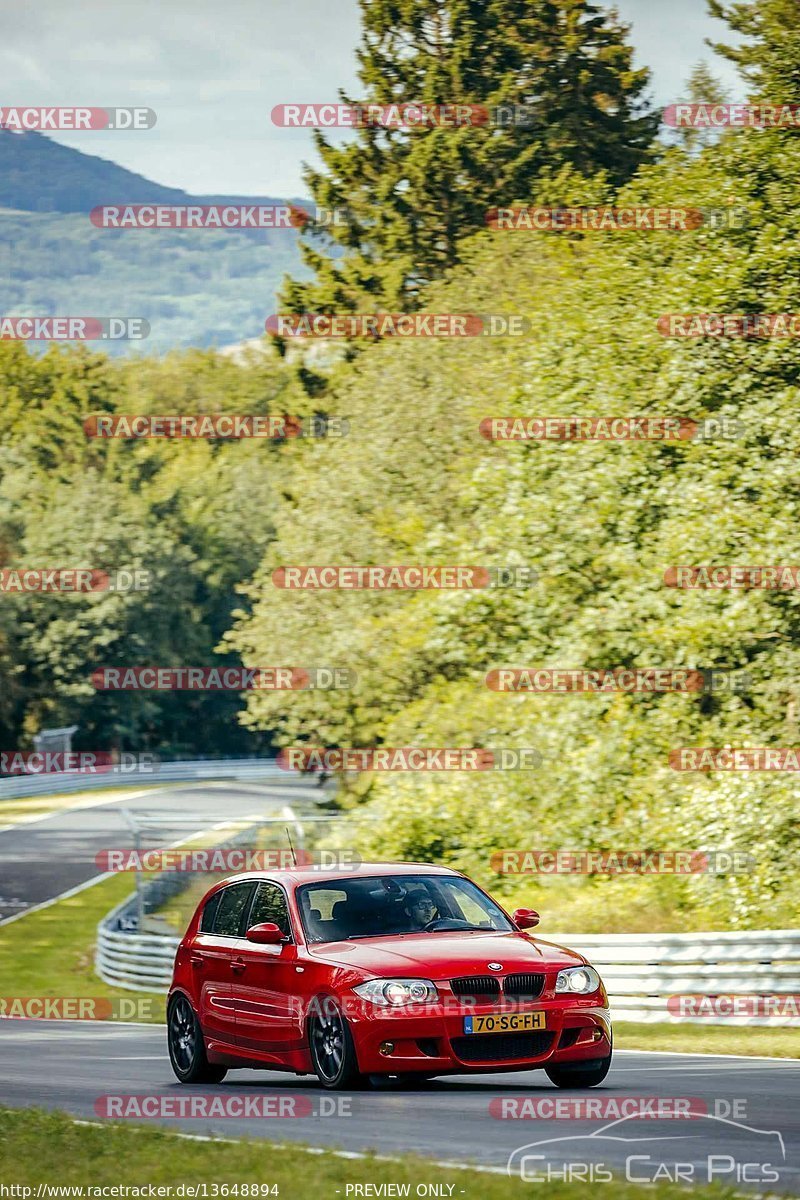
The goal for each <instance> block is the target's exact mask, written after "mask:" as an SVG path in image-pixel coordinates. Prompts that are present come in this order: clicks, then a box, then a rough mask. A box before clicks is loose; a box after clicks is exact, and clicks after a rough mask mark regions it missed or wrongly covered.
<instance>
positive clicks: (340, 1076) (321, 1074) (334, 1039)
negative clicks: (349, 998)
mask: <svg viewBox="0 0 800 1200" xmlns="http://www.w3.org/2000/svg"><path fill="white" fill-rule="evenodd" d="M307 1029H308V1048H309V1052H310V1054H311V1064H312V1066H313V1068H314V1073H315V1074H316V1076H317V1079H318V1080H319V1081H320V1083H321V1084H322V1086H323V1087H324V1088H328V1089H329V1090H330V1091H342V1090H344V1089H345V1088H356V1087H359V1086H362V1085H363V1084H364V1083H365V1082H366V1080H365V1077H364V1076H363V1075H362V1074H361V1072H360V1071H359V1069H358V1058H357V1056H356V1047H355V1043H354V1041H353V1035H352V1033H351V1032H350V1026H349V1025H348V1024H347V1020H346V1018H345V1016H344V1014H343V1013H342V1010H341V1009H340V1008H339V1006H338V1004H337V1003H336V1001H335V1000H334V999H332V997H330V996H322V997H319V998H318V999H317V1000H315V1001H314V1002H313V1003H312V1005H311V1008H310V1011H309V1015H308V1024H307Z"/></svg>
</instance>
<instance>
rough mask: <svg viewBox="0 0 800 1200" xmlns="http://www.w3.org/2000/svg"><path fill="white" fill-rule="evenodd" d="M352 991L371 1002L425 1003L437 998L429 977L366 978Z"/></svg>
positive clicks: (437, 994) (387, 1003) (386, 1003)
mask: <svg viewBox="0 0 800 1200" xmlns="http://www.w3.org/2000/svg"><path fill="white" fill-rule="evenodd" d="M353 991H354V992H355V993H356V995H357V996H361V998H362V999H363V1000H371V1001H372V1003H373V1004H383V1005H390V1004H425V1003H428V1004H429V1003H431V1001H435V1000H438V999H439V993H438V992H437V991H436V988H435V987H434V986H433V984H432V983H431V981H430V980H429V979H368V980H367V982H366V983H360V984H359V985H358V987H354V988H353Z"/></svg>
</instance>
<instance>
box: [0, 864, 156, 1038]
mask: <svg viewBox="0 0 800 1200" xmlns="http://www.w3.org/2000/svg"><path fill="white" fill-rule="evenodd" d="M133 887H134V882H133V876H132V875H129V874H127V873H126V874H119V875H115V876H112V877H111V878H110V879H106V880H104V881H103V882H102V883H98V884H95V886H94V887H90V888H87V889H86V890H85V891H83V892H79V893H78V894H77V895H76V896H71V897H70V898H69V899H67V900H59V902H58V903H57V904H51V905H50V906H49V907H48V908H42V909H40V910H39V911H38V912H33V913H30V915H28V916H24V917H21V918H20V919H19V920H18V921H14V922H12V924H10V925H0V978H1V979H2V980H3V986H2V996H3V997H9V996H25V997H29V996H46V997H49V996H54V997H55V996H58V997H61V996H68V997H72V996H77V997H98V998H100V999H103V1000H106V999H111V1000H117V1001H121V1000H123V999H124V1000H125V1001H126V1002H127V1005H128V1006H129V1007H128V1009H127V1012H126V1011H123V1013H122V1019H127V1020H145V1021H156V1022H159V1021H163V1020H164V997H163V996H162V995H159V994H157V993H151V992H130V991H127V990H126V989H123V988H114V987H110V986H109V985H108V984H106V983H103V982H102V981H101V980H100V979H98V978H97V976H96V975H95V973H94V943H95V938H96V934H97V922H98V921H99V920H100V918H101V917H103V916H105V914H106V913H107V912H109V911H110V909H112V908H114V907H115V905H117V904H119V903H120V902H121V901H122V900H124V899H125V897H126V896H128V895H130V893H131V892H132V890H133ZM132 1001H133V1002H135V1001H141V1002H142V1003H140V1004H138V1005H137V1011H136V1012H135V1013H133V1012H132V1011H131V1009H130V1005H131V1002H132Z"/></svg>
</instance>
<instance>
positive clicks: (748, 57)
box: [708, 0, 800, 104]
mask: <svg viewBox="0 0 800 1200" xmlns="http://www.w3.org/2000/svg"><path fill="white" fill-rule="evenodd" d="M708 8H709V11H710V13H711V15H712V16H714V17H718V18H720V19H722V20H724V21H727V23H728V24H729V25H730V27H731V30H732V31H733V33H735V34H737V35H738V36H737V38H736V41H735V43H734V44H730V43H725V42H711V43H710V45H711V46H712V47H713V49H714V50H716V51H717V53H719V54H724V55H725V57H726V58H728V59H730V61H731V62H732V63H734V64H735V65H736V66H737V67H738V68H739V70H740V71H741V72H742V74H743V75H744V77H745V79H747V80H748V81H749V82H750V84H751V85H752V88H753V92H754V96H755V98H756V99H758V100H763V101H765V102H766V103H768V104H793V103H797V101H798V98H799V97H800V26H799V25H798V20H797V4H796V2H795V0H734V2H733V3H728V2H727V0H708Z"/></svg>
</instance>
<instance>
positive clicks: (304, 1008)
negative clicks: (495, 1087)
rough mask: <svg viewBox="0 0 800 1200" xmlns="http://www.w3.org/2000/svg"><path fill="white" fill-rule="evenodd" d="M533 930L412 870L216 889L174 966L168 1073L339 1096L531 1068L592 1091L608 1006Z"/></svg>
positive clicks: (588, 974)
mask: <svg viewBox="0 0 800 1200" xmlns="http://www.w3.org/2000/svg"><path fill="white" fill-rule="evenodd" d="M538 922H539V917H538V915H537V914H536V913H534V912H532V911H531V910H529V909H519V910H517V912H515V913H514V915H513V917H509V916H508V915H507V914H506V913H505V912H504V911H503V909H502V908H500V906H499V905H498V904H496V903H495V902H494V901H493V900H492V899H491V898H490V897H489V896H488V895H487V894H486V893H485V892H484V891H482V890H481V889H480V888H479V887H478V886H477V885H476V884H475V883H473V882H472V881H471V880H470V879H467V878H466V876H464V875H461V874H459V873H458V872H456V871H451V870H448V869H447V868H445V867H433V866H427V865H425V864H418V863H402V864H397V863H379V864H376V865H362V866H360V867H358V868H357V869H354V870H349V871H346V872H345V871H342V870H339V871H320V870H315V869H313V868H297V869H293V870H288V871H283V870H282V871H280V872H276V873H275V874H273V875H271V876H270V877H266V876H264V875H261V874H251V873H250V874H246V875H236V876H234V877H233V878H231V879H226V880H224V881H223V882H221V883H218V884H216V885H215V886H214V887H213V888H212V889H211V890H210V891H209V892H208V893H207V895H206V896H205V898H204V899H203V901H202V902H201V904H200V905H199V907H198V909H197V912H196V913H195V914H194V916H193V918H192V920H191V922H190V924H189V928H188V930H187V932H186V935H185V937H184V938H183V941H182V942H181V944H180V946H179V948H178V952H177V955H176V958H175V970H174V976H173V981H172V987H171V989H170V993H169V1000H168V1007H167V1030H168V1043H169V1055H170V1060H171V1062H172V1067H173V1070H174V1072H175V1074H176V1075H177V1077H178V1079H180V1080H181V1082H183V1083H199V1082H206V1083H211V1082H218V1081H219V1080H221V1079H222V1078H223V1076H224V1075H225V1074H226V1072H227V1071H228V1070H230V1069H231V1068H239V1067H250V1068H258V1069H261V1070H264V1069H268V1070H282V1071H293V1072H295V1073H296V1074H310V1073H312V1072H314V1073H316V1075H317V1077H318V1078H319V1081H320V1083H321V1084H322V1085H323V1086H324V1087H326V1088H346V1087H354V1086H356V1085H357V1084H358V1083H359V1082H360V1081H361V1080H363V1079H364V1078H365V1077H371V1076H379V1075H384V1076H401V1077H415V1078H430V1077H431V1076H434V1075H444V1074H448V1073H451V1074H452V1073H458V1074H465V1073H468V1072H482V1071H504V1070H506V1071H519V1070H527V1069H535V1068H543V1069H544V1070H545V1071H546V1073H547V1075H548V1076H549V1078H550V1079H551V1080H552V1082H553V1083H555V1084H557V1085H558V1086H559V1087H593V1086H594V1085H595V1084H598V1083H600V1082H601V1081H602V1080H603V1079H604V1078H605V1076H606V1074H607V1072H608V1069H609V1066H610V1064H611V1021H610V1017H609V1010H608V997H607V995H606V991H605V988H604V986H603V983H602V981H601V979H600V976H599V975H598V974H597V972H596V971H595V970H594V968H593V967H591V966H590V965H589V964H588V963H587V962H586V960H585V959H584V958H583V957H582V956H581V955H580V954H577V953H575V952H574V951H572V950H566V949H564V948H563V947H561V946H556V945H554V944H553V943H552V942H546V941H542V940H541V939H539V938H534V937H532V936H531V934H530V933H529V932H527V931H528V930H529V929H532V928H533V927H534V926H535V925H537V924H538Z"/></svg>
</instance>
